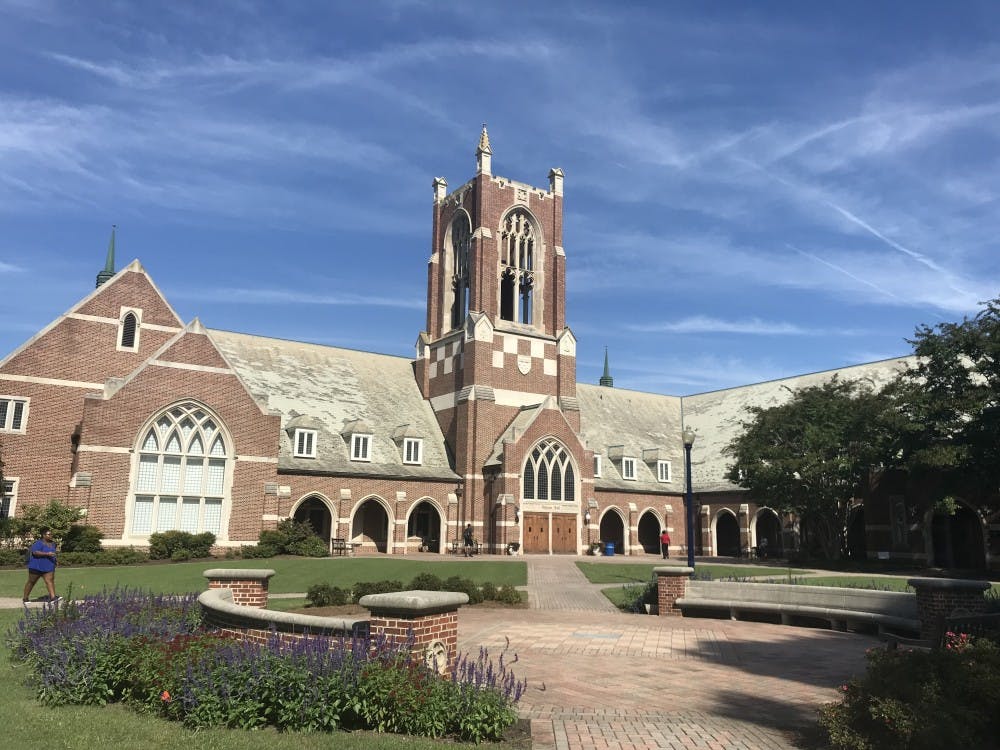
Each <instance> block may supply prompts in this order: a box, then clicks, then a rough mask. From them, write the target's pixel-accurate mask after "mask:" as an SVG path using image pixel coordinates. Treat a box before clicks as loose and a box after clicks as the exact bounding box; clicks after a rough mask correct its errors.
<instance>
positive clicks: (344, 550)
mask: <svg viewBox="0 0 1000 750" xmlns="http://www.w3.org/2000/svg"><path fill="white" fill-rule="evenodd" d="M352 552H353V548H352V547H349V546H348V544H347V540H346V539H331V540H330V554H331V555H340V556H341V557H343V556H344V555H349V554H351V553H352Z"/></svg>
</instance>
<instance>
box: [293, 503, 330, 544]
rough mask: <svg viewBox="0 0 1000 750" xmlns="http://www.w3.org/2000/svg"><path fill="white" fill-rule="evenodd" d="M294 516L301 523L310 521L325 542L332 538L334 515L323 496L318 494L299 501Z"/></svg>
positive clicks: (314, 530) (317, 534) (313, 528)
mask: <svg viewBox="0 0 1000 750" xmlns="http://www.w3.org/2000/svg"><path fill="white" fill-rule="evenodd" d="M292 518H294V519H295V520H296V521H298V522H300V523H308V524H309V525H310V526H311V527H312V530H313V533H314V534H316V536H318V537H319V538H320V539H322V540H323V542H324V543H326V542H328V541H329V540H330V530H331V526H332V522H333V517H332V516H331V515H330V509H329V508H328V507H327V506H326V503H324V502H323V498H321V497H317V496H316V495H311V496H309V497H307V498H306V499H305V500H303V501H302V502H301V503H299V507H298V508H296V509H295V515H294V516H292Z"/></svg>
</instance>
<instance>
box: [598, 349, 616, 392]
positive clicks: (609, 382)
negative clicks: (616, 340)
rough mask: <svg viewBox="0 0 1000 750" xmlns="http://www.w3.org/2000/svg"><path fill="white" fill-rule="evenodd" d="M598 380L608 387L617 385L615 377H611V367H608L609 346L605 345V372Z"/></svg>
mask: <svg viewBox="0 0 1000 750" xmlns="http://www.w3.org/2000/svg"><path fill="white" fill-rule="evenodd" d="M598 382H599V383H600V384H601V385H603V386H607V387H608V388H614V387H615V379H614V378H612V377H611V368H610V367H608V347H604V374H603V375H601V379H600V380H599V381H598Z"/></svg>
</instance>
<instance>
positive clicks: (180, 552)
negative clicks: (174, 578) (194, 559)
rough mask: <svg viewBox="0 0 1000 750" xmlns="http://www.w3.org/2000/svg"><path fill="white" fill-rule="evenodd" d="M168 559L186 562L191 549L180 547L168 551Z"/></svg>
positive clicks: (189, 557)
mask: <svg viewBox="0 0 1000 750" xmlns="http://www.w3.org/2000/svg"><path fill="white" fill-rule="evenodd" d="M170 559H171V560H173V561H174V562H187V561H188V560H190V559H191V550H188V549H185V548H184V547H181V548H180V549H175V550H174V551H173V552H171V553H170Z"/></svg>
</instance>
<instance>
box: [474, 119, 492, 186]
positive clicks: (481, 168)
mask: <svg viewBox="0 0 1000 750" xmlns="http://www.w3.org/2000/svg"><path fill="white" fill-rule="evenodd" d="M492 161H493V149H491V148H490V134H489V133H487V132H486V123H485V122H484V123H483V132H482V133H480V135H479V148H477V149H476V166H477V170H476V171H477V173H478V174H492V171H491V170H492V169H493V166H492Z"/></svg>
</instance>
